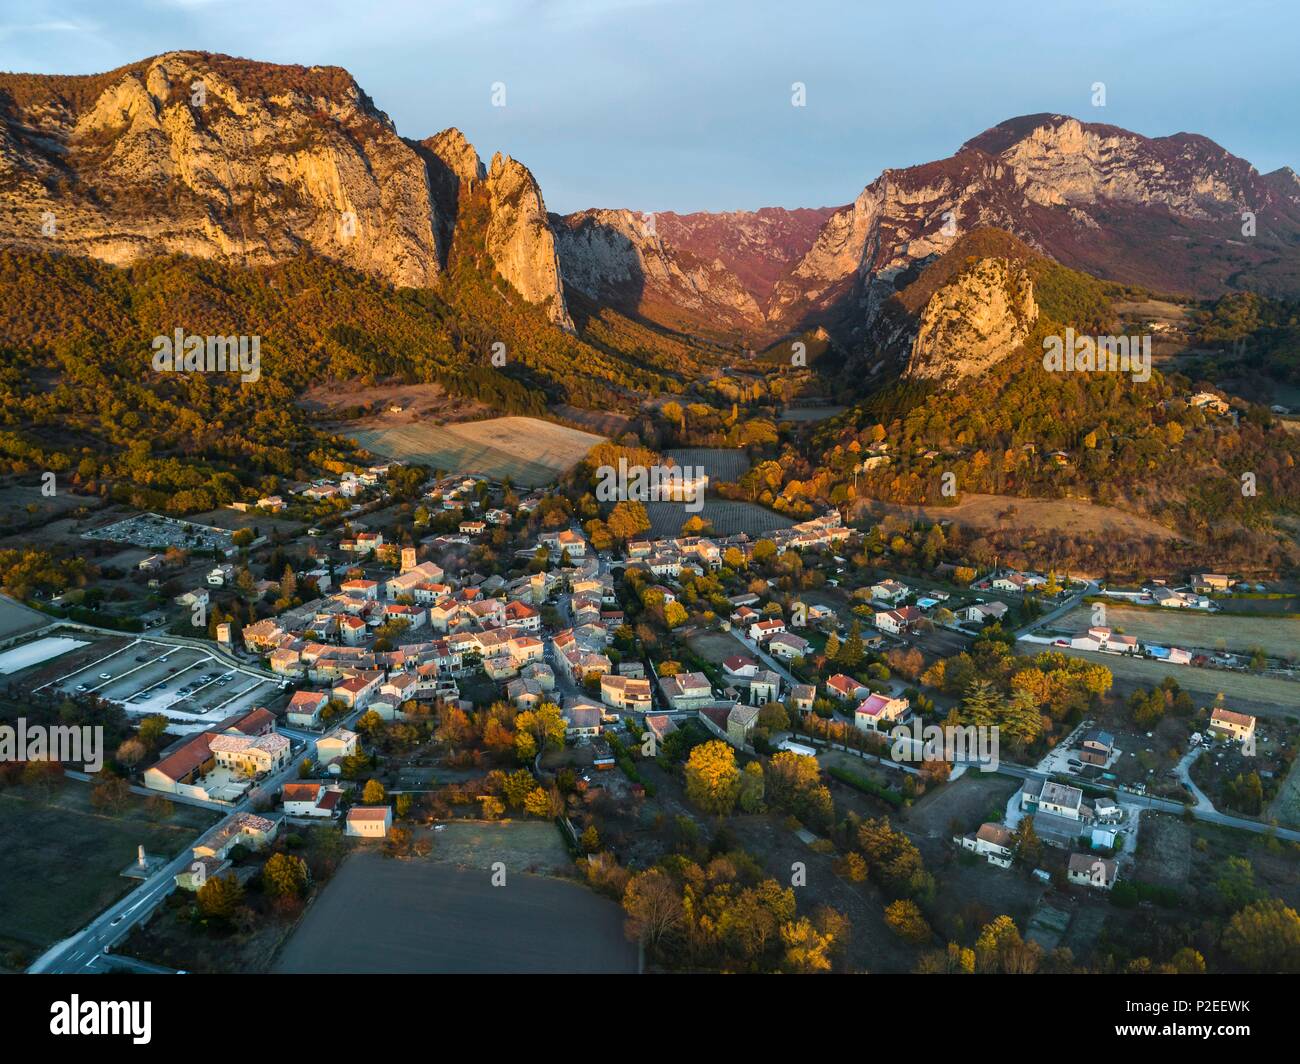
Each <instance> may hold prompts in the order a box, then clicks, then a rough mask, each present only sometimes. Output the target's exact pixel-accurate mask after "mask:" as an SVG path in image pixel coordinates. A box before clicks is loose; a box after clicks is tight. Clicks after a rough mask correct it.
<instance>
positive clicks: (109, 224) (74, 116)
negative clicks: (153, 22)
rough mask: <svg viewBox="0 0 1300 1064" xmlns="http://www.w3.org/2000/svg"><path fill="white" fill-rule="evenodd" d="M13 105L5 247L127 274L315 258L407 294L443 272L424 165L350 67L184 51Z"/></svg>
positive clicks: (1, 219) (49, 89)
mask: <svg viewBox="0 0 1300 1064" xmlns="http://www.w3.org/2000/svg"><path fill="white" fill-rule="evenodd" d="M29 80H31V79H29ZM0 87H3V86H0ZM8 97H9V99H8V106H6V107H4V108H3V114H2V115H0V240H3V241H4V242H6V243H10V244H18V245H26V246H31V247H39V248H42V249H45V250H48V249H50V248H51V247H53V248H55V249H56V250H62V251H66V252H71V253H74V254H82V255H88V256H91V257H94V258H97V259H103V260H105V261H108V262H112V263H117V264H123V263H128V262H131V261H133V260H135V259H137V258H140V257H143V256H151V255H159V254H167V253H173V252H180V253H184V254H187V255H194V256H200V257H205V258H220V259H228V260H232V261H235V262H238V263H240V264H245V265H258V264H266V263H271V262H275V261H278V260H281V259H284V258H288V257H291V256H293V255H296V254H300V253H301V252H302V251H303V250H311V251H314V252H316V253H318V254H321V255H326V256H329V257H331V258H334V259H338V260H339V261H341V262H344V263H347V264H349V265H351V266H354V267H356V268H357V269H360V270H362V271H364V272H366V273H369V274H372V275H374V276H376V277H381V278H383V279H385V280H387V281H390V282H392V283H393V284H398V285H413V286H427V285H430V284H432V283H433V282H434V280H435V279H436V277H437V275H438V272H439V261H440V255H439V248H438V246H437V238H436V232H437V228H438V219H437V218H436V216H435V212H434V208H433V204H432V200H431V197H430V191H429V186H428V177H427V173H426V169H425V166H424V163H423V161H422V160H421V159H420V157H419V156H418V155H417V154H416V153H415V152H414V151H412V150H411V148H410V147H409V146H408V145H407V144H405V143H404V142H403V141H402V140H401V138H399V137H398V136H397V134H396V132H395V131H394V130H393V127H392V123H391V122H390V121H389V119H388V117H387V115H385V114H384V113H383V112H381V111H379V110H377V109H376V108H375V107H374V105H373V104H372V103H371V101H370V100H369V98H368V97H367V96H366V95H365V94H364V93H363V92H362V91H361V89H360V88H359V87H358V86H357V84H356V83H355V82H354V81H353V80H352V78H351V77H350V76H349V75H347V74H346V72H344V71H342V70H339V69H338V68H331V67H311V68H302V67H274V66H269V65H267V64H260V63H251V62H248V61H245V60H235V59H230V58H229V57H226V56H212V55H208V54H206V53H199V52H172V53H168V54H166V55H162V56H158V57H156V58H154V59H151V60H146V61H144V62H142V63H138V64H135V65H133V66H132V67H128V68H123V69H122V70H120V71H114V72H113V73H111V74H109V75H99V76H96V77H93V78H92V77H87V78H61V79H55V78H51V79H46V80H45V82H44V83H43V84H41V85H40V87H39V88H38V89H37V90H36V91H28V92H27V93H26V94H23V93H20V92H15V91H10V92H9V93H8ZM47 212H48V213H47ZM43 220H44V221H46V222H47V223H49V222H51V221H52V225H49V224H47V225H46V226H45V228H44V230H43V228H42V221H43Z"/></svg>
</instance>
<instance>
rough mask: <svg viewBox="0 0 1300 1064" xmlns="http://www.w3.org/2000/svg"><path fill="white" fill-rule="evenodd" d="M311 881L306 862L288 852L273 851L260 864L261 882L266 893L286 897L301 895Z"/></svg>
mask: <svg viewBox="0 0 1300 1064" xmlns="http://www.w3.org/2000/svg"><path fill="white" fill-rule="evenodd" d="M309 882H311V873H310V872H309V871H308V870H307V862H306V861H304V860H303V859H302V858H301V857H297V856H294V855H293V854H288V853H273V854H271V856H270V857H269V858H268V859H267V862H266V864H265V865H263V866H262V883H263V884H264V885H265V887H266V891H267V893H268V894H271V895H273V896H275V897H281V898H288V897H295V896H297V895H301V894H302V893H303V892H304V891H305V890H306V889H307V884H308V883H309Z"/></svg>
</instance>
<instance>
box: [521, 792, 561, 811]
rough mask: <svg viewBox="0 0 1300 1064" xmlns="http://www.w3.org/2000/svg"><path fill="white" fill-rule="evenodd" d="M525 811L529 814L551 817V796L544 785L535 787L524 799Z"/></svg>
mask: <svg viewBox="0 0 1300 1064" xmlns="http://www.w3.org/2000/svg"><path fill="white" fill-rule="evenodd" d="M524 812H525V813H527V814H528V815H529V816H540V817H549V816H553V815H555V814H553V813H552V812H551V800H550V796H549V795H548V794H547V793H546V789H545V788H544V787H534V788H533V789H532V790H531V791H529V792H528V796H527V797H526V798H525V799H524Z"/></svg>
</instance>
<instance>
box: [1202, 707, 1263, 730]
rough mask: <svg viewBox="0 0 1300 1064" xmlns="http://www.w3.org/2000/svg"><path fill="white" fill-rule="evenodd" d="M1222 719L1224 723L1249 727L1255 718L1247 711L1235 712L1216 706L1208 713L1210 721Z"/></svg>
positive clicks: (1214, 721)
mask: <svg viewBox="0 0 1300 1064" xmlns="http://www.w3.org/2000/svg"><path fill="white" fill-rule="evenodd" d="M1218 721H1222V722H1223V723H1225V724H1235V725H1237V727H1239V728H1249V727H1250V726H1251V725H1253V724H1254V723H1255V718H1254V717H1252V716H1251V715H1250V714H1249V713H1237V712H1234V711H1233V710H1231V709H1221V708H1216V709H1215V710H1214V712H1213V713H1211V714H1210V723H1211V724H1213V723H1216V722H1218Z"/></svg>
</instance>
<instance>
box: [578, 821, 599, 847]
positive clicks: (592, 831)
mask: <svg viewBox="0 0 1300 1064" xmlns="http://www.w3.org/2000/svg"><path fill="white" fill-rule="evenodd" d="M578 845H579V847H581V849H582V852H583V853H596V852H597V851H599V850H600V832H598V831H597V830H596V825H595V824H588V825H587V827H586V829H585V830H584V831H583V833H582V837H581V838H580V839H579V840H578Z"/></svg>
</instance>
